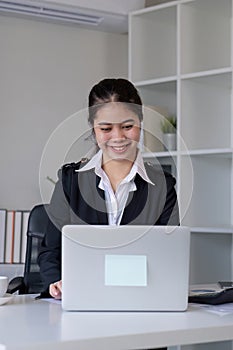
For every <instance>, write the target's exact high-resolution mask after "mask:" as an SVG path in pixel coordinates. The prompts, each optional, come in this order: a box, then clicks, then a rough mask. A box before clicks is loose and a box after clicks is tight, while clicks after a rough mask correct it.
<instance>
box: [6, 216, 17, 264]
mask: <svg viewBox="0 0 233 350" xmlns="http://www.w3.org/2000/svg"><path fill="white" fill-rule="evenodd" d="M14 225H15V211H14V210H8V211H7V224H6V245H5V247H6V249H5V263H9V264H12V263H13V250H14Z"/></svg>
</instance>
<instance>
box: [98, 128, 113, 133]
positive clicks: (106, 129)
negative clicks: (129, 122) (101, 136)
mask: <svg viewBox="0 0 233 350" xmlns="http://www.w3.org/2000/svg"><path fill="white" fill-rule="evenodd" d="M100 130H101V131H103V132H109V131H111V130H112V128H111V127H106V128H103V127H101V128H100Z"/></svg>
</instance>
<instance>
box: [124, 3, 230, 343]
mask: <svg viewBox="0 0 233 350" xmlns="http://www.w3.org/2000/svg"><path fill="white" fill-rule="evenodd" d="M232 11H233V0H221V1H220V0H177V1H176V2H167V3H166V4H161V5H157V6H153V7H148V8H147V9H144V10H139V11H137V12H134V13H133V14H132V15H131V16H130V20H129V27H130V30H129V72H130V73H129V77H130V79H131V80H132V81H133V82H134V83H135V85H136V87H137V89H138V91H139V93H140V95H141V97H142V100H143V104H144V105H145V106H146V108H151V109H153V108H154V109H155V110H158V111H161V112H160V114H161V115H163V116H168V115H174V116H176V118H177V135H180V136H181V137H180V138H179V137H177V151H172V152H164V148H163V147H161V144H159V143H158V142H157V141H158V140H162V136H161V129H160V125H159V116H158V115H157V114H154V118H153V115H152V113H151V116H150V118H149V119H147V115H146V114H145V119H144V120H145V126H146V127H147V130H148V133H149V134H151V135H154V136H153V137H154V140H153V138H152V139H151V140H150V142H149V147H147V148H145V149H144V151H145V152H143V158H144V159H145V160H146V161H148V162H151V163H154V164H158V163H160V164H161V165H164V166H168V167H171V168H172V174H173V175H174V176H175V177H176V179H177V186H176V190H177V195H178V202H179V209H180V217H181V223H182V225H187V226H188V227H190V228H191V232H192V235H191V266H190V282H191V283H215V282H216V281H218V280H220V279H222V280H224V279H226V280H227V279H232V276H233V263H232V247H233V237H232V234H233V227H232V224H233V214H232V213H233V192H232V187H233V136H232V135H233V92H232V85H233V84H232V82H233V50H232V42H233V41H232V40H233V29H232V13H233V12H232ZM149 114H150V113H149ZM146 141H147V140H146ZM145 144H146V143H145ZM216 257H217V258H216ZM182 348H183V347H182Z"/></svg>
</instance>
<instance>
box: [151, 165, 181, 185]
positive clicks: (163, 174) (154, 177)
mask: <svg viewBox="0 0 233 350" xmlns="http://www.w3.org/2000/svg"><path fill="white" fill-rule="evenodd" d="M144 164H145V168H146V172H147V175H148V176H149V178H150V179H151V181H152V182H157V181H158V180H159V179H161V180H164V179H165V180H166V182H167V183H170V184H172V185H175V184H176V179H175V177H174V176H173V175H172V174H171V173H170V172H169V171H168V170H167V169H166V168H165V167H164V166H162V165H161V164H153V163H150V162H145V163H144Z"/></svg>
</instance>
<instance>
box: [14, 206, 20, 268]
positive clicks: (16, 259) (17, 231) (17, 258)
mask: <svg viewBox="0 0 233 350" xmlns="http://www.w3.org/2000/svg"><path fill="white" fill-rule="evenodd" d="M21 231H22V211H16V212H15V224H14V249H13V262H14V263H18V264H19V263H20V253H21Z"/></svg>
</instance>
